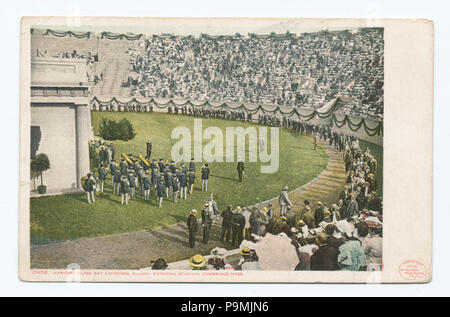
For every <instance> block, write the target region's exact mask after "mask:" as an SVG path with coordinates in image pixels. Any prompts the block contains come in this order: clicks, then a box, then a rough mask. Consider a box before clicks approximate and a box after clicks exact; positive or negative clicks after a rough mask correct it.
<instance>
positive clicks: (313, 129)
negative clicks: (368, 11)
mask: <svg viewBox="0 0 450 317" xmlns="http://www.w3.org/2000/svg"><path fill="white" fill-rule="evenodd" d="M20 76H21V91H20V93H21V101H20V204H19V206H20V210H19V222H20V241H19V253H20V254H19V257H20V258H19V266H20V267H19V276H20V279H21V280H23V281H61V282H65V281H69V282H79V281H81V282H230V283H243V282H253V283H269V282H270V283H274V282H279V283H425V282H428V281H430V279H431V276H432V274H431V273H432V254H431V249H432V244H431V243H432V113H433V22H431V21H428V20H397V19H378V20H376V19H371V20H369V19H301V18H298V19H297V18H295V19H294V18H289V19H288V18H119V17H115V18H113V17H89V18H87V17H70V18H65V17H24V18H23V19H22V24H21V68H20Z"/></svg>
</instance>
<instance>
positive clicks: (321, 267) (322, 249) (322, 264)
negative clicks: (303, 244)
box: [311, 233, 339, 271]
mask: <svg viewBox="0 0 450 317" xmlns="http://www.w3.org/2000/svg"><path fill="white" fill-rule="evenodd" d="M327 240H328V236H327V235H326V234H325V233H319V235H318V236H317V243H318V245H319V250H317V251H316V252H315V253H314V254H313V255H311V271H336V270H338V269H339V266H338V254H339V250H338V249H337V248H335V247H332V246H330V245H328V244H327Z"/></svg>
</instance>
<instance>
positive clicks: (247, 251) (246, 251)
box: [239, 246, 250, 255]
mask: <svg viewBox="0 0 450 317" xmlns="http://www.w3.org/2000/svg"><path fill="white" fill-rule="evenodd" d="M239 253H240V254H241V255H250V248H249V247H246V246H243V247H242V249H241V251H240V252H239Z"/></svg>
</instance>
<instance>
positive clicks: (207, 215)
mask: <svg viewBox="0 0 450 317" xmlns="http://www.w3.org/2000/svg"><path fill="white" fill-rule="evenodd" d="M212 223H213V215H212V212H211V211H210V210H209V204H208V203H206V204H204V206H203V210H202V227H203V243H204V244H208V240H209V232H210V231H211V226H212Z"/></svg>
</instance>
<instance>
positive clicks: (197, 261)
mask: <svg viewBox="0 0 450 317" xmlns="http://www.w3.org/2000/svg"><path fill="white" fill-rule="evenodd" d="M189 264H190V265H191V267H192V270H206V269H207V267H206V259H205V257H204V256H203V255H201V254H196V255H194V256H193V257H191V258H190V259H189Z"/></svg>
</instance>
